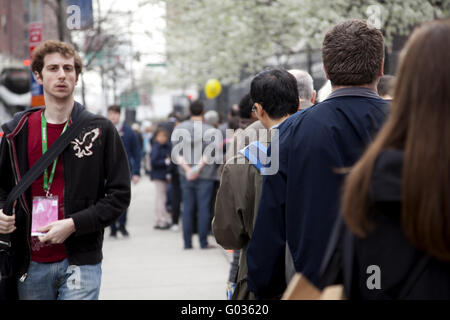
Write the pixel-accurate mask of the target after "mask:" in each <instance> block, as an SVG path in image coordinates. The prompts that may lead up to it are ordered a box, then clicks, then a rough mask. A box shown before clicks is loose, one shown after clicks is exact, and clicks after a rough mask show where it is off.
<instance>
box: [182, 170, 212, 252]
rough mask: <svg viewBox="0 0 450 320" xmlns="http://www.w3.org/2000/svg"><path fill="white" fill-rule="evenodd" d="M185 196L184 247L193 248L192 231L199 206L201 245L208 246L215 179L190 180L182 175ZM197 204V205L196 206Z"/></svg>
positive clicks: (198, 225)
mask: <svg viewBox="0 0 450 320" xmlns="http://www.w3.org/2000/svg"><path fill="white" fill-rule="evenodd" d="M180 180H181V181H180V182H181V190H182V197H183V212H182V214H181V219H182V222H183V239H184V247H185V248H192V233H193V229H194V215H195V207H197V212H198V218H197V231H198V236H199V238H200V247H201V248H206V247H207V246H208V233H209V230H210V221H211V220H210V216H211V212H210V205H211V197H212V193H213V186H214V180H207V179H197V180H194V181H188V180H186V178H185V177H183V176H181V177H180ZM196 204H197V206H196Z"/></svg>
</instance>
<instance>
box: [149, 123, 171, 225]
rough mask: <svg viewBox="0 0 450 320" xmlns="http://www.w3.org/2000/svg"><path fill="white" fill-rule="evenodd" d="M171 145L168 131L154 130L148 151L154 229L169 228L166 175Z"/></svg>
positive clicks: (161, 128) (162, 129)
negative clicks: (153, 193)
mask: <svg viewBox="0 0 450 320" xmlns="http://www.w3.org/2000/svg"><path fill="white" fill-rule="evenodd" d="M170 151H171V145H170V142H169V133H168V132H167V131H166V130H165V129H164V128H163V127H160V128H159V129H157V130H156V132H155V135H154V138H153V143H152V147H151V151H150V159H151V164H152V166H151V168H152V170H151V171H150V178H151V180H152V181H153V183H154V185H155V188H156V192H155V226H154V228H155V229H162V230H164V229H169V228H170V226H171V221H170V216H169V214H168V212H167V210H166V198H167V180H168V178H167V175H169V171H168V169H169V166H170V162H171V161H170Z"/></svg>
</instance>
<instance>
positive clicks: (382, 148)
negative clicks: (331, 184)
mask: <svg viewBox="0 0 450 320" xmlns="http://www.w3.org/2000/svg"><path fill="white" fill-rule="evenodd" d="M448 48H450V19H446V20H438V21H432V22H428V23H424V24H423V25H421V26H420V27H418V28H417V29H416V30H415V31H414V32H413V34H412V35H411V37H410V38H409V40H408V42H407V44H406V46H405V48H404V49H403V51H402V54H401V60H400V64H399V66H398V69H397V75H396V80H395V89H394V98H393V101H392V107H391V113H390V115H389V117H388V119H387V121H386V123H385V125H384V126H383V128H382V129H381V130H380V132H379V134H378V136H377V138H376V139H375V140H374V142H373V143H372V144H371V145H370V147H369V148H368V149H367V150H366V152H365V153H364V155H363V156H362V158H361V159H360V160H359V161H358V162H357V163H356V165H355V166H354V167H353V168H352V169H351V171H350V173H349V175H348V176H347V178H346V182H345V185H344V189H343V198H342V212H343V216H344V220H345V223H346V225H347V227H348V228H349V229H350V231H351V232H352V233H353V234H354V235H355V237H354V238H353V239H354V241H353V243H354V245H353V248H354V254H355V256H354V259H355V260H354V261H355V264H354V267H353V268H354V269H353V273H352V274H353V276H352V283H353V285H352V286H351V288H347V289H348V290H347V292H348V294H349V295H350V298H362V299H397V298H405V299H449V298H450V285H449V284H450V263H449V262H450V126H449V125H448V124H449V123H450V90H449V88H450V63H449V61H450V51H449V50H448ZM370 270H375V271H370ZM369 278H370V279H369ZM405 286H408V288H405Z"/></svg>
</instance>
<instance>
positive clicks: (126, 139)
mask: <svg viewBox="0 0 450 320" xmlns="http://www.w3.org/2000/svg"><path fill="white" fill-rule="evenodd" d="M120 112H121V109H120V106H119V105H111V106H109V107H108V112H107V117H108V119H109V120H111V122H112V123H113V124H114V126H115V127H116V129H117V131H118V132H119V135H120V137H121V138H122V142H123V145H124V147H125V151H126V153H127V157H128V163H129V166H130V172H131V175H132V177H131V180H132V181H133V183H134V184H136V183H138V182H139V179H140V176H141V174H140V172H141V149H140V147H139V139H138V137H137V136H136V134H135V133H134V132H133V130H132V129H131V128H130V127H129V126H128V125H127V124H125V123H124V122H123V121H121V120H120ZM127 214H128V209H126V210H125V211H124V212H123V214H122V215H121V216H120V217H119V219H118V220H117V221H116V222H114V223H113V224H111V233H110V236H111V237H113V238H115V237H117V231H119V232H120V233H122V235H123V236H124V237H128V236H129V233H128V230H127V229H126V223H127Z"/></svg>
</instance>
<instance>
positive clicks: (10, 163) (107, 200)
mask: <svg viewBox="0 0 450 320" xmlns="http://www.w3.org/2000/svg"><path fill="white" fill-rule="evenodd" d="M39 109H40V108H33V109H30V110H27V111H25V112H22V113H20V114H16V115H15V117H14V119H13V120H11V121H10V122H8V123H6V124H4V125H3V126H2V129H3V131H4V132H5V137H4V139H3V140H2V142H1V145H0V208H1V207H3V204H4V202H5V200H6V198H7V195H8V194H9V192H10V191H11V189H12V188H13V186H14V185H15V181H18V180H20V177H22V176H23V175H24V174H25V172H26V171H27V170H28V169H29V168H28V158H27V154H28V151H27V150H28V149H27V148H28V142H27V141H28V140H27V139H28V125H27V122H28V117H29V115H30V114H31V113H32V112H35V111H37V110H39ZM82 112H88V111H87V110H85V109H84V107H83V106H82V105H80V104H79V103H77V102H75V106H74V108H73V111H72V115H71V118H72V122H73V123H75V122H77V120H78V118H79V116H80V114H81V113H82ZM60 159H62V163H63V168H64V215H65V218H69V217H71V218H72V219H73V221H74V223H75V230H76V231H75V232H74V233H73V234H72V235H70V237H68V238H67V239H66V241H65V242H64V244H65V248H66V254H67V258H68V260H69V264H74V265H86V264H97V263H99V262H100V261H101V260H102V244H103V232H104V228H105V227H107V226H108V225H110V224H111V223H112V222H113V221H114V220H115V219H116V218H118V217H119V216H120V215H121V214H122V212H123V211H124V210H125V209H126V208H127V207H128V205H129V203H130V194H131V193H130V170H129V167H128V162H127V159H126V154H125V150H124V147H123V144H122V141H121V139H120V136H119V134H118V132H117V130H116V129H115V127H114V125H113V124H112V123H111V122H110V121H109V120H107V119H105V118H104V117H102V116H96V115H93V119H92V120H91V122H90V123H89V125H88V126H86V127H85V128H84V129H83V130H82V131H81V133H80V134H79V135H78V137H77V139H74V140H73V141H72V142H71V143H70V144H69V145H68V146H67V147H66V149H65V150H64V151H63V152H62V153H61V155H60ZM31 207H32V205H31V192H30V189H29V190H28V191H27V192H26V193H24V194H23V195H22V196H21V197H20V198H19V201H18V202H17V205H16V227H17V230H16V231H14V232H13V233H12V237H11V242H12V249H13V252H14V254H15V257H16V259H15V265H14V270H15V273H16V275H18V276H21V275H24V274H25V273H26V272H27V270H28V266H29V263H30V258H31V249H30V243H29V242H30V233H31Z"/></svg>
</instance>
